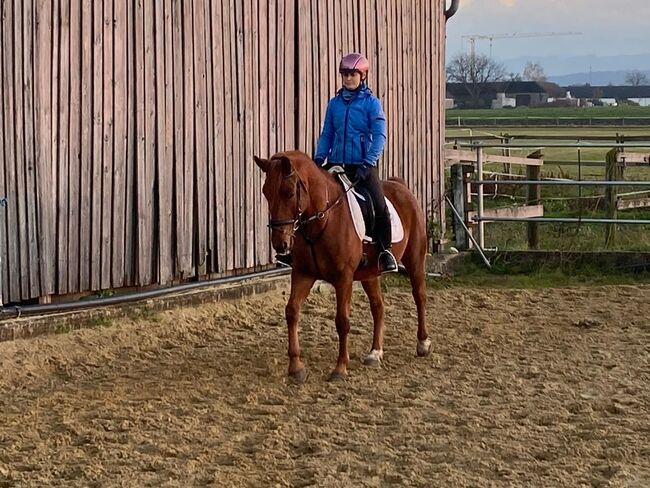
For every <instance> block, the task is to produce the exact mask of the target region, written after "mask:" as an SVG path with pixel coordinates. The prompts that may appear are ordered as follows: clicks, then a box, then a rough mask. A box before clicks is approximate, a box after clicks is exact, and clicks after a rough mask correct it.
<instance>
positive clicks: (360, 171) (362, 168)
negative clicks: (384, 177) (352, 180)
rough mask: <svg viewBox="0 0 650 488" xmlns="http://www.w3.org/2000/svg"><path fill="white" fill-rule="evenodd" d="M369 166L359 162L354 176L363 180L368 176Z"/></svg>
mask: <svg viewBox="0 0 650 488" xmlns="http://www.w3.org/2000/svg"><path fill="white" fill-rule="evenodd" d="M371 168H372V166H369V165H367V164H360V165H359V167H358V168H357V172H356V174H355V176H356V177H357V179H358V180H365V179H366V178H367V177H368V174H369V173H370V169H371Z"/></svg>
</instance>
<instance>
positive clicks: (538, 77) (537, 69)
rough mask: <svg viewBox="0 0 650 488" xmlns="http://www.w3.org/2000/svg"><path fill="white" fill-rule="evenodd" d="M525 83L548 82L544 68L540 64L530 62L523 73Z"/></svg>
mask: <svg viewBox="0 0 650 488" xmlns="http://www.w3.org/2000/svg"><path fill="white" fill-rule="evenodd" d="M523 78H524V81H546V75H545V74H544V68H542V65H540V64H538V63H533V62H532V61H528V62H527V63H526V67H525V68H524V73H523Z"/></svg>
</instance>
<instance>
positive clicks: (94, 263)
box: [90, 2, 104, 290]
mask: <svg viewBox="0 0 650 488" xmlns="http://www.w3.org/2000/svg"><path fill="white" fill-rule="evenodd" d="M92 10H93V31H92V32H93V53H92V65H93V78H92V83H93V105H92V107H93V109H92V110H93V132H92V148H93V154H92V184H91V188H92V190H91V193H92V196H91V201H92V203H91V213H92V217H91V219H92V220H91V227H92V233H91V247H90V250H91V264H90V273H91V274H90V289H91V290H99V289H100V288H101V272H102V269H101V264H102V257H101V252H102V198H103V193H102V184H103V171H104V167H103V142H104V139H103V137H102V135H103V123H104V117H103V115H104V112H103V110H104V109H103V107H104V64H103V48H104V41H103V39H104V29H103V27H104V24H103V19H104V16H103V12H102V5H101V4H98V3H96V2H93V9H92Z"/></svg>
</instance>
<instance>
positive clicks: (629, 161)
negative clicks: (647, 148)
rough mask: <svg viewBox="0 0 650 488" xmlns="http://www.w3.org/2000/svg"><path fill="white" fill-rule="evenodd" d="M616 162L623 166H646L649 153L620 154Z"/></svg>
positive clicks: (649, 158) (649, 159) (649, 157)
mask: <svg viewBox="0 0 650 488" xmlns="http://www.w3.org/2000/svg"><path fill="white" fill-rule="evenodd" d="M617 161H618V162H619V163H620V164H622V165H624V166H647V165H648V164H650V153H632V152H620V153H618V156H617Z"/></svg>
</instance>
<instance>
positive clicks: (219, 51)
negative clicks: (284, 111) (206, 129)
mask: <svg viewBox="0 0 650 488" xmlns="http://www.w3.org/2000/svg"><path fill="white" fill-rule="evenodd" d="M222 3H223V2H217V3H216V4H213V6H212V15H211V18H212V22H211V25H212V51H211V55H212V67H213V90H214V108H213V113H214V158H215V160H214V163H215V173H214V177H215V181H214V199H215V203H214V205H215V216H214V218H215V222H214V225H213V226H214V228H215V246H216V249H215V251H216V252H215V256H214V271H216V272H219V273H220V272H223V271H225V269H226V247H227V245H226V242H227V239H228V235H227V233H226V206H225V205H226V200H225V198H226V196H225V195H226V192H227V191H228V190H229V188H228V187H227V186H226V164H227V154H226V147H227V144H228V143H227V139H226V122H227V121H226V120H225V119H226V109H225V104H226V99H225V86H224V84H225V76H226V75H225V71H224V68H223V65H224V58H225V56H224V53H225V52H226V51H225V48H224V41H223V13H222V11H221V8H222V7H221V4H222ZM229 102H230V100H228V103H229Z"/></svg>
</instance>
